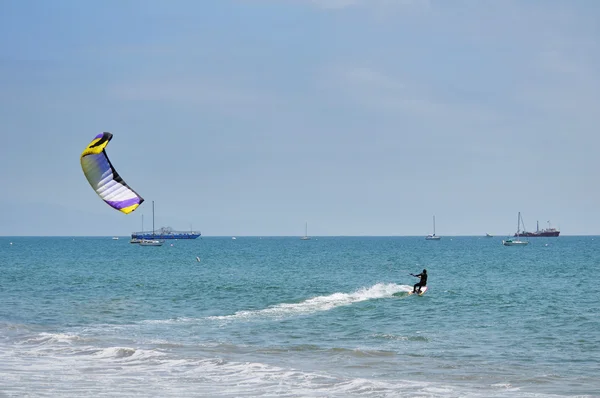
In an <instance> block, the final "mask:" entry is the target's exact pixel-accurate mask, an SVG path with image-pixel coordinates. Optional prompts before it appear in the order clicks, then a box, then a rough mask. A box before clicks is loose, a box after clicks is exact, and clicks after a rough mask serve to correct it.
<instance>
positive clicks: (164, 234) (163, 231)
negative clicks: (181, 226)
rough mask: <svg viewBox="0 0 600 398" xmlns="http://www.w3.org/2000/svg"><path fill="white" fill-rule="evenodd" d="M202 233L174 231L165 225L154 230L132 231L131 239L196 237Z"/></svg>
mask: <svg viewBox="0 0 600 398" xmlns="http://www.w3.org/2000/svg"><path fill="white" fill-rule="evenodd" d="M200 235H201V233H200V232H195V231H173V230H172V229H171V228H169V227H163V228H160V229H159V230H157V231H154V232H148V231H144V232H132V233H131V239H196V238H197V237H199V236H200Z"/></svg>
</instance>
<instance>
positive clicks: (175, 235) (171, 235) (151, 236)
mask: <svg viewBox="0 0 600 398" xmlns="http://www.w3.org/2000/svg"><path fill="white" fill-rule="evenodd" d="M143 229H144V215H142V230H143ZM200 235H201V233H200V232H195V231H189V232H188V231H174V230H173V229H172V228H171V227H162V228H160V229H159V230H158V231H157V230H155V229H154V201H152V231H151V232H148V231H142V232H132V233H131V243H140V241H141V240H162V239H196V238H197V237H199V236H200Z"/></svg>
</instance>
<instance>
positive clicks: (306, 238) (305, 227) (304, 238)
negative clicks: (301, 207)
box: [300, 223, 310, 240]
mask: <svg viewBox="0 0 600 398" xmlns="http://www.w3.org/2000/svg"><path fill="white" fill-rule="evenodd" d="M300 239H301V240H310V236H308V223H304V236H303V237H301V238H300Z"/></svg>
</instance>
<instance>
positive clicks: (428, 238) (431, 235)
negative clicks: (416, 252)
mask: <svg viewBox="0 0 600 398" xmlns="http://www.w3.org/2000/svg"><path fill="white" fill-rule="evenodd" d="M440 239H441V236H437V235H436V234H435V216H433V234H429V235H427V236H426V237H425V240H440Z"/></svg>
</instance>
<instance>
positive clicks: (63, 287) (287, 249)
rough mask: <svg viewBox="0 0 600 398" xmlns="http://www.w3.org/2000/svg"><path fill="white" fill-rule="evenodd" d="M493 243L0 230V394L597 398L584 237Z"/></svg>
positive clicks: (593, 284)
mask: <svg viewBox="0 0 600 398" xmlns="http://www.w3.org/2000/svg"><path fill="white" fill-rule="evenodd" d="M501 240H502V238H500V237H494V238H485V237H443V238H442V239H441V241H426V240H425V239H424V237H316V238H315V237H313V238H312V239H311V240H308V241H302V240H300V239H299V237H262V238H261V237H237V239H232V238H231V237H227V238H224V237H202V238H199V239H197V240H190V241H186V240H176V241H166V242H165V245H164V246H161V247H149V246H145V247H144V246H139V245H134V244H130V243H129V241H128V239H127V238H126V237H121V239H119V240H113V239H111V237H0V397H82V396H93V397H554V396H557V397H558V396H587V397H598V396H600V283H598V282H599V281H600V237H594V236H585V237H573V236H564V237H563V236H561V237H559V238H531V239H530V244H529V245H528V246H526V247H504V246H502V243H501ZM197 257H198V259H199V260H198V259H197ZM423 268H426V269H427V271H428V274H429V283H428V286H429V290H428V291H427V293H426V294H424V295H423V296H415V295H411V296H408V295H407V292H408V291H409V290H410V289H412V284H414V283H416V282H417V279H416V278H414V277H412V276H410V275H409V274H410V273H415V274H416V273H419V272H421V271H422V270H423Z"/></svg>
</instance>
